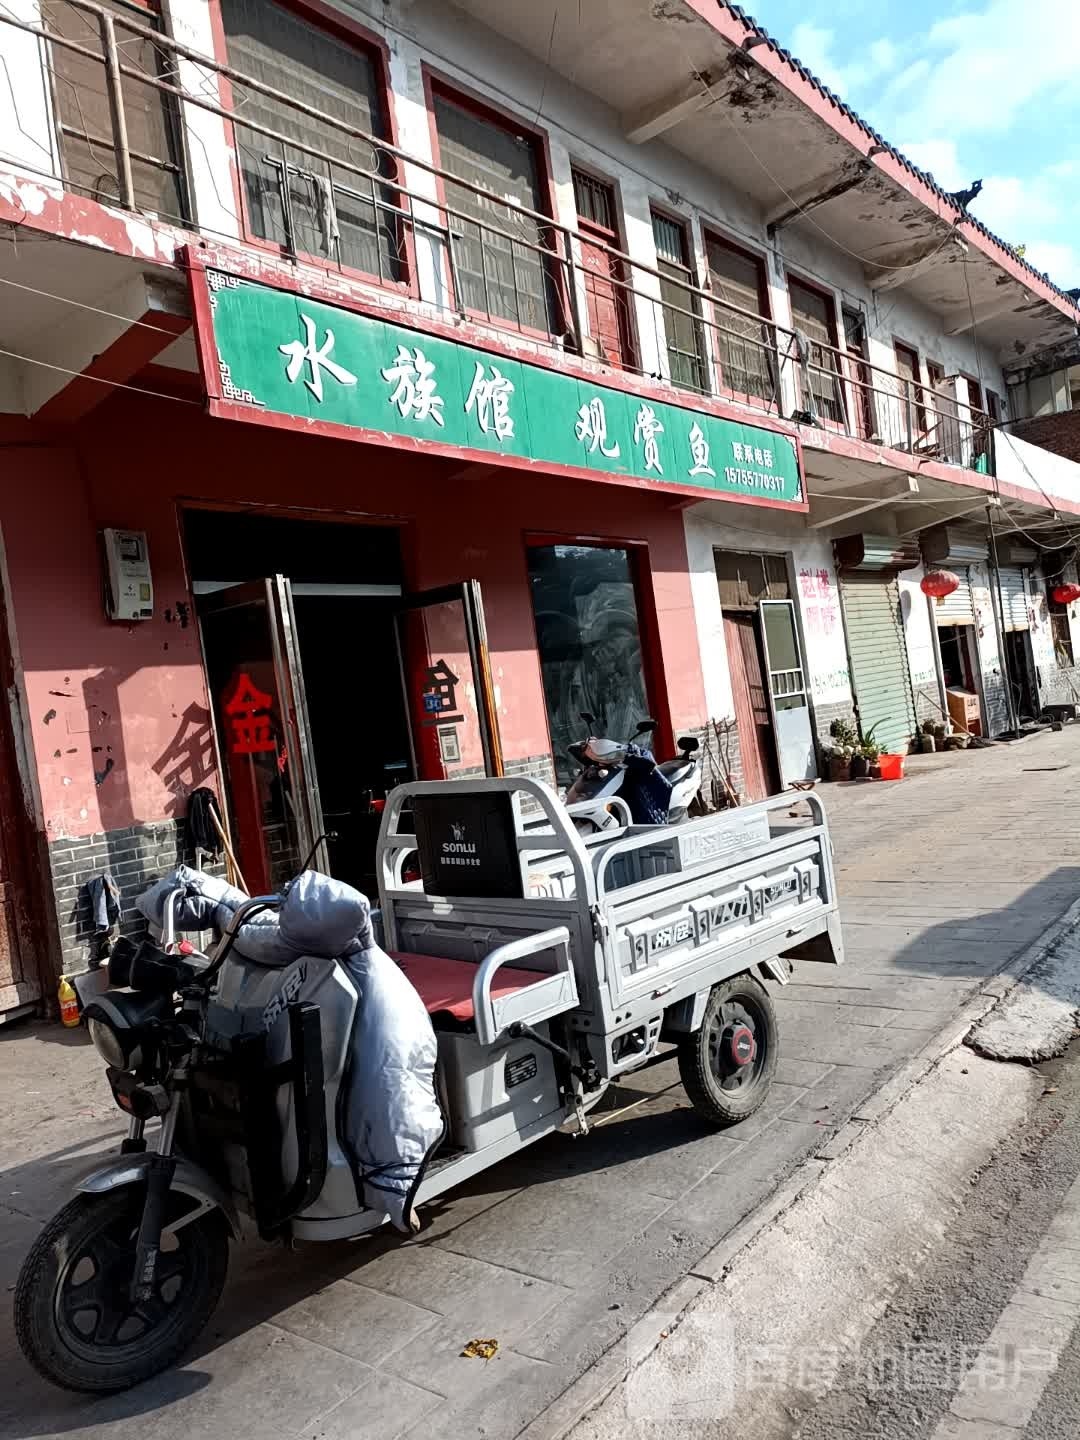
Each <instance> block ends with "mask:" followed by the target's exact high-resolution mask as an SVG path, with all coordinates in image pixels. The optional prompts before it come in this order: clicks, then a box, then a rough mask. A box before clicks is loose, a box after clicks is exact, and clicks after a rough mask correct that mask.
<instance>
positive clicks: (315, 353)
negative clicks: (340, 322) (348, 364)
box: [278, 312, 356, 405]
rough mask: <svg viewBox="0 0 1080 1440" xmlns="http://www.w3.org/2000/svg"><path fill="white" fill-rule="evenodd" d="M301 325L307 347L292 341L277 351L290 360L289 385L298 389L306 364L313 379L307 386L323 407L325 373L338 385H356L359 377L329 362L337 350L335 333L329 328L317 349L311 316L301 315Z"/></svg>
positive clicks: (308, 381) (288, 366) (287, 370)
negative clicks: (297, 384)
mask: <svg viewBox="0 0 1080 1440" xmlns="http://www.w3.org/2000/svg"><path fill="white" fill-rule="evenodd" d="M300 323H301V325H303V327H304V343H303V344H301V343H300V341H299V340H290V341H289V342H288V344H287V345H279V346H278V349H279V350H280V351H281V353H282V355H288V356H289V363H288V365H286V366H285V374H286V376H287V378H288V380H289V384H290V385H295V384H296V382H297V380H298V379H299V378H300V372H301V370H302V369H303V368H304V363H305V362H306V363H307V364H308V366H310V369H311V376H310V378H309V379H305V381H304V384H305V385H306V386H307V388H308V389H309V390H310V391H311V393H312V395H314V396H315V399H316V400H318V402H319V404H320V405H321V404H322V398H323V388H322V372H323V371H324V370H325V371H326V373H327V374H328V375H331V376H333V378H334V379H335V380H336V381H337V382H338V384H339V385H355V384H356V376H355V375H354V374H353V373H352V371H351V370H346V369H345V367H344V365H339V364H338V363H337V362H336V361H335V360H331V359H330V352H331V350H333V348H334V332H333V331H332V330H331V329H329V328H327V331H326V339H325V340H324V341H323V343H322V345H321V346H319V345H316V343H315V339H316V331H315V321H314V320H312V318H311V316H310V315H304V314H303V313H302V312H301V315H300Z"/></svg>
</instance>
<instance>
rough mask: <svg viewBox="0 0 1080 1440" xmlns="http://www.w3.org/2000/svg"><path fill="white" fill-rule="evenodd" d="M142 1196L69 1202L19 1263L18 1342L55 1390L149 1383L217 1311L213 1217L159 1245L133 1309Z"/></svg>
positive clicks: (118, 1193) (130, 1191) (218, 1253)
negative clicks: (144, 1294)
mask: <svg viewBox="0 0 1080 1440" xmlns="http://www.w3.org/2000/svg"><path fill="white" fill-rule="evenodd" d="M145 1193H146V1192H145V1188H144V1187H143V1186H131V1187H127V1188H124V1189H121V1190H110V1191H109V1192H108V1193H107V1194H104V1195H76V1197H75V1198H74V1200H72V1201H70V1202H69V1203H68V1204H67V1205H65V1206H64V1208H63V1209H62V1210H61V1211H60V1212H59V1213H58V1214H57V1215H55V1216H54V1217H53V1219H52V1220H51V1221H50V1222H49V1224H48V1225H46V1227H45V1229H44V1230H43V1231H42V1232H41V1234H40V1235H39V1236H38V1238H37V1240H36V1241H35V1242H34V1245H33V1246H32V1248H31V1250H30V1253H29V1255H27V1257H26V1260H25V1261H24V1262H23V1267H22V1271H21V1273H20V1275H19V1282H18V1285H17V1287H16V1290H15V1333H16V1335H17V1337H18V1341H19V1345H20V1347H21V1349H22V1352H23V1354H24V1355H25V1356H26V1358H27V1359H28V1360H29V1361H30V1363H31V1365H33V1366H34V1368H35V1369H36V1370H38V1371H39V1372H40V1373H41V1374H42V1375H44V1376H45V1378H46V1379H47V1380H51V1381H52V1383H53V1384H54V1385H60V1386H62V1387H63V1388H64V1389H66V1390H82V1391H88V1392H90V1393H94V1394H108V1393H110V1392H113V1391H117V1390H126V1389H127V1388H128V1387H129V1386H130V1385H135V1384H138V1382H139V1381H140V1380H147V1379H149V1378H150V1376H151V1375H156V1374H157V1373H158V1372H159V1371H161V1370H165V1369H167V1368H168V1366H170V1365H172V1364H173V1363H174V1362H175V1361H177V1360H178V1359H179V1358H180V1356H181V1355H182V1354H183V1353H184V1351H185V1350H187V1348H188V1346H189V1345H191V1343H192V1342H193V1341H194V1340H195V1337H196V1336H197V1335H198V1334H199V1332H200V1331H201V1330H202V1328H203V1326H204V1325H205V1324H206V1322H207V1320H208V1319H209V1318H210V1314H211V1312H212V1311H213V1309H214V1306H215V1305H216V1304H217V1301H218V1297H219V1296H220V1294H221V1288H222V1286H223V1284H224V1283H225V1271H226V1268H227V1266H228V1259H229V1237H228V1231H227V1228H226V1225H225V1221H224V1219H223V1217H222V1216H221V1214H220V1213H219V1212H218V1211H211V1212H210V1213H209V1214H206V1215H202V1216H200V1217H199V1218H198V1219H196V1220H192V1221H191V1222H190V1223H189V1224H187V1225H184V1226H182V1227H180V1228H178V1229H177V1230H176V1231H175V1233H174V1235H173V1236H172V1238H171V1240H167V1241H166V1243H163V1245H162V1249H161V1255H160V1258H159V1260H158V1267H157V1274H156V1277H155V1286H154V1294H153V1296H152V1297H151V1298H150V1299H149V1300H146V1301H140V1302H134V1301H133V1300H132V1299H131V1295H130V1286H131V1277H132V1272H133V1271H134V1268H135V1240H136V1237H137V1235H138V1231H139V1221H140V1218H141V1216H142V1208H143V1198H144V1196H145ZM175 1202H179V1203H175ZM181 1208H182V1199H181V1197H178V1196H175V1194H174V1195H173V1196H170V1211H171V1214H170V1215H169V1218H170V1219H177V1218H178V1217H179V1212H180V1210H181Z"/></svg>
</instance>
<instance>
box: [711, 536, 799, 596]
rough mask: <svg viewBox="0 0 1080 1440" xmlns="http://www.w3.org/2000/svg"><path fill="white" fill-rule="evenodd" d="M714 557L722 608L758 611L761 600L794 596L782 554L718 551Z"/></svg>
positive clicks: (714, 553)
mask: <svg viewBox="0 0 1080 1440" xmlns="http://www.w3.org/2000/svg"><path fill="white" fill-rule="evenodd" d="M713 557H714V559H715V562H716V583H717V586H718V587H719V590H720V606H721V609H723V610H756V609H757V603H758V601H759V600H790V599H791V585H790V582H789V581H788V571H787V561H786V560H785V558H784V556H783V555H761V554H758V553H756V552H754V551H742V550H715V551H714V552H713Z"/></svg>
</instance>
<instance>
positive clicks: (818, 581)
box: [799, 569, 840, 635]
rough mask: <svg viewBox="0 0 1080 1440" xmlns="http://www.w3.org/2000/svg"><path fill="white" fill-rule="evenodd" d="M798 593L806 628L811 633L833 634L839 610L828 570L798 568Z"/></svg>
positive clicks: (836, 625)
mask: <svg viewBox="0 0 1080 1440" xmlns="http://www.w3.org/2000/svg"><path fill="white" fill-rule="evenodd" d="M799 594H800V595H801V596H802V602H803V606H802V608H803V617H804V620H805V622H806V628H807V630H809V631H810V633H811V635H832V634H834V633H835V632H836V630H837V628H838V626H839V621H840V612H839V610H838V608H837V604H836V590H835V588H834V586H833V583H832V579H831V577H830V575H829V572H828V570H824V569H822V570H800V571H799Z"/></svg>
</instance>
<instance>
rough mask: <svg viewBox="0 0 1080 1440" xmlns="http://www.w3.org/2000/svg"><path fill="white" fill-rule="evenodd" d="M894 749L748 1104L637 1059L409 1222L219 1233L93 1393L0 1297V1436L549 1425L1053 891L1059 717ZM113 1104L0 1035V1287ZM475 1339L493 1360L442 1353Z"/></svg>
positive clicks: (1077, 759)
mask: <svg viewBox="0 0 1080 1440" xmlns="http://www.w3.org/2000/svg"><path fill="white" fill-rule="evenodd" d="M916 765H917V767H918V773H916V774H915V775H914V776H913V777H912V778H910V779H909V780H906V781H905V782H903V783H902V784H900V785H895V786H886V785H866V786H857V787H830V791H829V794H830V797H831V799H832V806H831V809H832V813H833V815H834V836H835V841H836V850H837V860H838V867H839V877H840V887H841V896H842V900H843V902H844V907H845V909H844V918H845V933H846V939H847V946H848V963H847V964H846V965H845V966H844V967H843V968H841V969H838V970H833V969H831V967H811V966H805V967H802V969H801V970H800V972H799V979H798V983H796V984H792V985H791V986H789V987H788V989H787V990H786V991H785V992H784V994H783V996H782V998H781V1012H782V1013H781V1021H782V1025H783V1034H784V1052H783V1053H784V1058H783V1059H782V1060H781V1064H780V1069H779V1072H778V1076H777V1084H776V1086H775V1089H774V1093H773V1095H772V1097H771V1099H770V1102H769V1104H768V1106H767V1107H766V1108H765V1109H764V1110H763V1112H761V1113H760V1114H759V1115H758V1116H756V1117H754V1118H753V1119H752V1120H751V1121H749V1122H747V1123H746V1124H745V1125H744V1126H742V1127H740V1128H739V1129H738V1130H737V1131H735V1132H731V1133H728V1134H726V1135H716V1134H712V1133H706V1132H704V1131H703V1130H702V1128H701V1126H700V1125H699V1123H698V1122H697V1121H696V1119H695V1117H694V1116H693V1115H692V1113H691V1112H690V1110H689V1108H688V1106H687V1104H686V1101H685V1099H684V1097H683V1095H682V1092H681V1090H680V1089H679V1088H678V1086H677V1084H676V1083H675V1082H676V1078H677V1077H676V1074H675V1068H674V1066H673V1065H672V1066H670V1067H669V1066H661V1067H658V1068H656V1069H654V1070H652V1071H650V1072H648V1073H647V1074H646V1075H645V1076H643V1077H642V1079H641V1080H640V1081H639V1082H634V1084H633V1085H632V1086H626V1087H622V1089H621V1091H620V1092H619V1093H618V1094H617V1095H613V1096H612V1097H611V1105H612V1107H616V1106H625V1105H627V1104H632V1103H635V1102H639V1103H636V1105H635V1108H634V1109H633V1110H632V1111H631V1112H630V1113H629V1114H627V1115H625V1116H624V1117H622V1118H620V1119H619V1120H617V1121H615V1122H613V1123H610V1124H607V1125H604V1126H602V1127H601V1128H599V1129H598V1130H597V1131H596V1132H595V1133H594V1134H593V1136H592V1137H590V1138H589V1139H588V1140H586V1141H574V1140H572V1139H570V1138H568V1137H563V1136H558V1137H553V1138H552V1139H550V1140H548V1141H545V1142H542V1143H541V1144H539V1145H537V1146H535V1147H533V1149H532V1150H530V1151H528V1152H527V1153H526V1154H525V1155H524V1156H523V1157H522V1159H521V1160H519V1161H517V1162H515V1163H513V1164H506V1165H503V1166H501V1167H499V1168H498V1169H496V1170H494V1171H492V1172H490V1173H489V1174H487V1175H485V1176H482V1177H481V1178H480V1179H479V1180H478V1181H477V1182H476V1183H475V1184H473V1185H472V1186H469V1187H466V1188H465V1189H463V1190H462V1191H460V1192H458V1193H456V1194H455V1195H453V1196H451V1197H448V1198H447V1199H446V1200H445V1202H440V1204H438V1205H437V1206H434V1207H431V1209H430V1211H429V1213H428V1216H427V1228H426V1229H425V1231H424V1232H423V1233H422V1234H421V1236H420V1237H419V1238H418V1239H417V1240H416V1241H415V1242H413V1243H410V1244H407V1245H401V1244H396V1243H395V1242H393V1241H392V1240H390V1239H388V1238H384V1237H379V1238H376V1239H374V1240H370V1241H366V1242H363V1243H358V1244H354V1245H351V1246H333V1247H331V1246H327V1247H325V1248H324V1247H311V1248H310V1249H306V1250H305V1251H303V1252H302V1253H299V1254H295V1255H283V1254H281V1253H280V1252H277V1251H273V1252H267V1251H249V1252H247V1253H246V1254H244V1255H241V1256H240V1257H238V1261H237V1263H236V1264H235V1265H234V1272H233V1277H232V1280H231V1282H230V1287H229V1290H228V1291H227V1294H226V1297H225V1301H224V1303H223V1305H222V1308H221V1310H220V1311H219V1314H218V1316H217V1318H216V1321H215V1324H214V1326H213V1328H212V1329H211V1330H210V1331H209V1332H208V1333H207V1335H206V1337H205V1340H204V1343H203V1344H202V1346H201V1348H200V1350H199V1351H198V1352H197V1353H196V1354H195V1355H194V1356H193V1357H192V1359H191V1360H190V1361H189V1362H188V1364H187V1365H186V1366H184V1367H183V1368H182V1369H181V1370H179V1371H177V1372H175V1373H173V1374H171V1375H169V1376H166V1377H163V1378H161V1379H160V1380H158V1381H155V1382H152V1383H150V1384H148V1385H146V1386H144V1387H142V1388H141V1389H140V1390H139V1391H138V1392H136V1393H134V1394H133V1395H130V1396H128V1397H125V1398H121V1399H119V1400H108V1401H96V1402H93V1403H89V1404H88V1403H87V1402H85V1401H84V1400H81V1399H74V1398H72V1397H66V1396H60V1395H57V1394H56V1393H54V1392H51V1391H49V1390H48V1389H47V1388H46V1387H45V1386H44V1385H42V1384H41V1383H39V1382H38V1381H37V1380H36V1378H35V1377H33V1376H31V1375H30V1374H29V1373H28V1372H27V1370H26V1368H25V1367H24V1366H23V1365H22V1362H21V1360H19V1358H18V1357H17V1356H16V1355H15V1354H14V1353H13V1342H12V1340H11V1336H10V1332H9V1329H8V1326H9V1319H8V1317H7V1316H6V1315H3V1314H0V1367H2V1368H3V1373H4V1377H5V1381H4V1386H3V1391H2V1394H0V1435H11V1436H16V1435H17V1436H19V1437H20V1440H21V1437H25V1436H27V1435H41V1436H54V1435H61V1434H66V1433H68V1432H69V1431H72V1430H79V1431H80V1432H82V1433H85V1434H89V1435H90V1436H95V1435H99V1434H100V1435H101V1436H103V1437H105V1436H107V1437H109V1440H127V1437H128V1436H131V1437H132V1440H134V1437H136V1436H139V1437H140V1440H141V1436H142V1434H143V1432H144V1431H145V1429H146V1426H147V1424H151V1425H153V1427H154V1430H155V1435H157V1436H160V1437H163V1440H168V1437H170V1436H172V1435H173V1434H174V1433H175V1434H176V1435H177V1436H180V1435H183V1436H184V1437H185V1440H203V1437H207V1440H209V1437H217V1436H220V1435H221V1434H223V1433H226V1432H228V1433H230V1435H231V1436H232V1437H234V1440H244V1437H246V1436H248V1435H252V1436H255V1435H258V1436H259V1437H260V1440H299V1437H301V1436H306V1437H312V1440H336V1437H346V1436H348V1437H349V1440H365V1437H369V1436H370V1437H378V1440H395V1437H399V1436H408V1437H409V1440H427V1437H436V1436H437V1437H439V1440H445V1437H447V1436H450V1437H453V1440H458V1437H464V1440H467V1437H472V1436H476V1437H480V1436H483V1437H484V1440H510V1437H515V1436H518V1435H525V1434H526V1433H527V1435H528V1440H540V1437H542V1436H545V1435H549V1434H551V1433H554V1432H553V1427H554V1425H555V1424H556V1419H557V1417H558V1416H559V1415H560V1414H563V1413H564V1411H560V1409H559V1404H560V1403H563V1404H564V1408H565V1402H560V1397H563V1396H564V1394H565V1392H567V1391H568V1387H570V1386H571V1385H573V1384H574V1382H575V1381H576V1380H578V1378H579V1377H580V1376H581V1375H582V1373H583V1372H584V1371H586V1370H587V1368H588V1367H589V1366H590V1365H591V1363H592V1362H593V1361H595V1360H596V1359H597V1358H598V1357H599V1356H600V1355H601V1354H602V1353H604V1352H605V1351H607V1350H608V1349H609V1348H610V1347H612V1346H614V1345H616V1344H617V1343H618V1342H619V1341H620V1339H621V1338H622V1337H623V1336H624V1335H625V1333H626V1332H627V1330H628V1329H629V1327H630V1326H632V1325H633V1324H634V1323H635V1322H636V1321H637V1319H638V1318H639V1317H640V1316H641V1315H642V1314H643V1313H644V1312H645V1310H646V1309H647V1308H648V1307H649V1306H650V1305H652V1304H653V1303H655V1301H656V1300H657V1299H658V1298H659V1297H660V1296H661V1295H662V1294H663V1293H664V1292H665V1291H667V1290H668V1289H669V1287H671V1286H672V1285H674V1284H676V1283H677V1282H678V1281H679V1280H680V1279H681V1278H682V1277H683V1276H684V1275H685V1274H686V1273H687V1272H688V1271H689V1270H690V1269H691V1267H693V1266H700V1264H701V1262H702V1260H703V1257H705V1256H706V1255H707V1254H708V1252H709V1251H710V1250H711V1249H712V1248H713V1247H715V1246H716V1245H717V1244H718V1243H719V1242H720V1241H721V1240H722V1239H723V1237H724V1236H725V1234H727V1233H728V1232H729V1231H730V1230H731V1229H732V1227H733V1226H734V1225H735V1224H736V1223H737V1222H738V1221H739V1220H740V1219H742V1218H743V1217H744V1216H745V1215H746V1213H747V1212H748V1211H749V1210H751V1209H752V1208H753V1207H754V1206H756V1205H757V1204H758V1203H759V1202H760V1201H761V1200H762V1199H764V1198H765V1197H766V1196H767V1195H768V1194H769V1193H770V1192H771V1191H772V1190H773V1189H774V1187H775V1186H776V1185H777V1184H778V1183H779V1182H780V1180H782V1179H783V1177H784V1176H785V1175H786V1174H787V1173H788V1172H789V1171H790V1170H792V1169H793V1168H794V1167H795V1165H796V1164H798V1163H799V1161H800V1160H801V1159H803V1158H804V1157H805V1156H807V1155H808V1154H812V1153H814V1152H815V1151H816V1150H818V1149H819V1148H821V1147H822V1145H823V1144H824V1143H825V1142H826V1141H827V1140H828V1139H829V1137H830V1136H831V1135H832V1134H833V1132H834V1131H835V1130H836V1129H837V1128H838V1127H839V1126H841V1125H842V1124H843V1123H844V1122H845V1120H846V1119H847V1118H848V1117H849V1116H850V1115H851V1114H852V1113H853V1112H855V1111H856V1110H857V1107H858V1106H859V1105H860V1104H861V1103H862V1102H863V1101H864V1100H865V1098H866V1097H867V1095H868V1094H869V1093H870V1092H871V1091H872V1090H873V1089H874V1088H876V1086H877V1085H878V1084H879V1083H880V1082H881V1080H882V1079H883V1078H884V1077H885V1076H886V1075H888V1074H889V1073H890V1071H891V1070H893V1069H894V1068H895V1067H896V1066H897V1065H898V1064H899V1063H901V1062H902V1061H904V1060H906V1059H907V1058H909V1057H910V1056H911V1055H913V1054H914V1053H916V1052H917V1051H918V1049H919V1048H920V1047H921V1046H922V1045H923V1044H924V1043H925V1042H926V1041H927V1039H928V1038H929V1037H930V1036H931V1035H933V1034H934V1033H935V1032H936V1030H937V1029H938V1028H939V1027H940V1026H941V1025H942V1024H943V1023H944V1021H945V1020H946V1019H947V1018H948V1016H949V1015H950V1014H951V1013H952V1012H953V1011H954V1010H955V1009H956V1008H957V1006H958V1005H959V1004H960V1003H961V1002H962V1000H963V999H964V998H965V997H966V996H968V995H969V994H970V993H972V992H973V991H974V990H976V989H978V988H979V987H980V985H982V984H983V983H984V982H985V980H986V977H988V976H989V975H991V974H993V973H994V972H995V971H997V970H998V969H1000V968H1001V966H1003V965H1004V964H1005V963H1007V962H1008V961H1009V960H1010V959H1011V958H1012V957H1013V956H1014V955H1016V954H1017V953H1018V952H1019V951H1021V950H1022V949H1024V948H1025V947H1026V946H1027V945H1028V944H1030V943H1032V942H1033V941H1034V939H1035V938H1036V936H1037V935H1038V934H1040V933H1041V932H1042V931H1043V929H1044V928H1045V927H1046V925H1047V924H1048V923H1049V922H1050V921H1051V920H1052V919H1054V918H1055V917H1056V916H1057V915H1059V914H1061V913H1062V912H1063V911H1064V910H1065V909H1066V908H1067V907H1068V905H1069V904H1071V903H1072V901H1073V900H1074V899H1076V897H1077V896H1078V895H1080V807H1078V805H1077V800H1078V799H1080V785H1078V780H1080V728H1078V729H1077V730H1075V731H1070V730H1066V731H1064V732H1062V733H1060V734H1057V735H1046V736H1043V737H1041V738H1039V739H1037V740H1035V741H1031V742H1026V743H1023V744H1021V745H1019V746H1016V747H1013V748H1010V747H1006V746H999V747H996V748H994V749H992V750H989V751H983V752H978V753H972V754H964V755H956V756H947V757H932V758H931V759H929V761H927V760H921V761H917V762H916ZM117 1118H118V1117H117V1114H116V1112H115V1111H113V1109H112V1107H111V1102H110V1101H109V1099H108V1097H107V1094H106V1093H105V1090H104V1080H103V1078H102V1077H101V1075H100V1069H99V1065H98V1063H97V1061H96V1059H95V1057H94V1055H93V1052H92V1051H90V1050H89V1049H88V1047H87V1046H86V1045H85V1043H84V1042H81V1040H80V1038H76V1039H74V1040H73V1039H71V1038H65V1037H64V1036H63V1035H62V1033H61V1032H58V1031H56V1030H55V1029H52V1030H49V1029H44V1028H40V1027H38V1028H29V1029H27V1028H24V1029H22V1030H21V1031H19V1030H13V1031H11V1032H4V1031H0V1284H4V1285H10V1284H11V1283H12V1281H13V1278H14V1272H15V1268H16V1266H17V1263H18V1259H19V1257H20V1256H21V1254H22V1253H23V1252H24V1251H25V1248H26V1246H27V1244H28V1243H29V1241H30V1239H31V1238H32V1236H33V1234H34V1233H35V1231H36V1229H37V1227H38V1225H39V1224H40V1223H41V1221H42V1220H43V1219H44V1218H45V1217H46V1216H47V1215H48V1214H49V1213H51V1211H52V1210H54V1209H55V1208H56V1207H57V1205H58V1204H59V1203H60V1202H61V1200H62V1198H63V1196H64V1192H65V1189H66V1187H67V1185H68V1184H69V1183H70V1178H71V1175H72V1174H73V1173H74V1172H75V1171H77V1170H78V1169H80V1168H81V1167H83V1166H84V1165H85V1160H86V1156H87V1154H88V1153H90V1152H92V1151H93V1149H94V1148H95V1147H97V1148H100V1147H101V1145H102V1143H103V1142H104V1140H105V1138H106V1137H108V1136H109V1135H111V1134H112V1133H113V1132H114V1130H115V1126H116V1120H117ZM477 1336H483V1337H488V1336H496V1337H498V1338H499V1340H500V1352H499V1356H498V1359H497V1360H495V1361H492V1362H490V1363H487V1364H485V1363H484V1362H480V1361H473V1360H465V1359H462V1358H461V1356H460V1351H461V1348H462V1345H463V1343H464V1342H465V1341H467V1340H469V1339H471V1338H474V1337H477ZM549 1406H554V1407H555V1408H554V1410H552V1411H551V1412H550V1413H548V1414H547V1415H546V1417H544V1416H543V1412H545V1411H546V1408H547V1407H549ZM537 1417H542V1418H540V1419H537Z"/></svg>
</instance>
